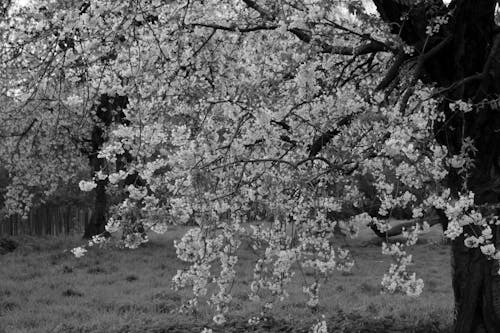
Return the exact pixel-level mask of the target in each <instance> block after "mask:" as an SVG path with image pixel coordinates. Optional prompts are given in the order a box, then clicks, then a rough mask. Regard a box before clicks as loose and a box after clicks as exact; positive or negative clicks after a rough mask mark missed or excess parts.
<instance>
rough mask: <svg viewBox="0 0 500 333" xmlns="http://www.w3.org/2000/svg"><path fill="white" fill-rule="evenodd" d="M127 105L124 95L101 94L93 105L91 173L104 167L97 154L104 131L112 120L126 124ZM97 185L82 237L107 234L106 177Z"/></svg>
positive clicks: (104, 161) (103, 162)
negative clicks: (89, 218)
mask: <svg viewBox="0 0 500 333" xmlns="http://www.w3.org/2000/svg"><path fill="white" fill-rule="evenodd" d="M127 105H128V98H127V97H126V96H109V95H107V94H102V95H101V97H100V99H99V103H98V104H97V105H96V107H95V114H96V116H97V118H98V119H99V120H98V121H97V122H96V123H95V125H94V128H93V129H92V138H91V149H90V151H89V152H88V157H89V164H90V166H91V168H92V174H93V175H95V174H96V173H97V172H99V171H101V170H104V169H105V167H106V160H105V159H103V158H99V157H98V154H99V151H100V150H101V148H102V146H103V144H104V143H105V142H106V139H107V136H106V131H107V130H108V129H109V127H110V126H111V124H112V123H113V122H115V123H118V124H128V123H129V122H128V120H127V119H126V117H125V113H124V112H123V109H124V108H126V107H127ZM96 183H97V187H96V188H95V189H94V194H95V197H94V211H93V213H92V218H91V220H90V223H89V224H88V225H87V226H86V227H85V231H84V234H83V238H86V239H89V238H92V236H96V235H104V236H109V235H108V234H107V232H106V229H105V227H106V223H107V217H106V216H107V212H108V204H107V195H106V187H107V184H108V181H107V179H105V180H99V179H97V180H96Z"/></svg>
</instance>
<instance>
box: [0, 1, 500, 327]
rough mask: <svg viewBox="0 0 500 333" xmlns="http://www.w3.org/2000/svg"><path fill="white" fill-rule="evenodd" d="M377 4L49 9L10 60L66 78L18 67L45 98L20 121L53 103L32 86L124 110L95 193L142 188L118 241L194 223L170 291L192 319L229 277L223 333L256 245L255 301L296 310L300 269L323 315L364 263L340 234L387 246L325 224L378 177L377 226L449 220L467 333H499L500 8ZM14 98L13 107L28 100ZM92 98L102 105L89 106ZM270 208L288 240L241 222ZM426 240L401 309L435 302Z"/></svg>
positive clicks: (355, 223)
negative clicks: (339, 279)
mask: <svg viewBox="0 0 500 333" xmlns="http://www.w3.org/2000/svg"><path fill="white" fill-rule="evenodd" d="M364 3H365V1H349V3H346V2H344V1H323V0H311V1H293V0H290V1H287V0H285V1H279V2H272V3H268V2H264V1H262V2H261V1H255V0H241V1H236V0H225V1H207V0H205V1H188V2H186V3H184V2H179V1H168V2H165V1H157V0H142V1H133V2H129V3H116V2H115V1H107V0H99V1H97V0H96V1H89V2H85V5H84V6H83V7H82V6H69V7H61V6H60V4H59V5H57V4H56V3H54V2H46V3H45V2H44V6H45V7H44V8H46V9H45V10H44V11H41V10H38V11H36V10H35V11H30V10H25V11H24V12H21V14H19V15H17V16H15V15H14V16H12V18H11V20H21V22H32V21H33V22H36V23H37V24H36V25H30V26H28V25H25V26H23V28H22V29H21V30H22V34H21V35H20V36H19V35H17V36H14V37H11V39H12V41H11V42H10V43H11V44H12V45H22V46H23V47H22V48H19V47H18V48H13V49H15V51H12V55H14V54H15V55H16V56H15V59H17V60H16V62H15V63H16V64H21V65H22V66H21V65H19V66H20V68H21V69H26V68H30V67H33V66H34V65H35V64H36V65H37V66H41V68H43V65H44V64H50V65H51V66H53V67H54V68H57V70H58V71H59V72H64V76H61V75H59V76H54V73H55V72H54V71H52V72H50V73H51V74H50V75H49V74H46V72H45V71H39V72H37V76H36V78H37V79H39V80H42V81H37V80H34V81H33V80H29V78H30V76H29V75H32V74H30V73H31V72H30V73H28V72H27V71H23V70H19V67H16V66H14V65H12V64H11V63H9V62H8V61H4V62H3V65H2V66H3V67H4V69H5V71H3V72H5V73H14V79H13V78H9V80H10V82H15V83H16V84H15V85H14V86H17V87H19V88H18V89H21V88H23V89H21V91H23V92H26V91H28V92H37V94H36V96H37V98H34V99H30V98H32V97H30V96H32V94H27V93H24V94H17V95H16V94H14V95H16V96H15V97H16V98H17V99H18V100H16V103H15V105H17V106H19V105H24V104H25V103H26V102H27V101H32V100H36V101H37V102H41V101H42V97H43V96H42V95H40V94H39V88H38V87H39V86H41V84H40V83H37V84H35V85H33V84H32V82H45V81H47V82H52V81H53V80H54V79H55V78H58V80H56V81H55V82H58V83H59V85H54V86H52V87H51V89H47V90H46V91H52V95H51V96H53V100H54V101H55V102H56V103H60V101H66V102H68V101H70V102H73V103H66V104H69V107H68V109H69V111H70V112H69V113H68V114H73V113H74V112H75V111H76V110H78V109H81V110H84V111H85V110H90V109H92V108H91V107H90V106H92V105H98V103H96V102H97V101H98V100H99V98H100V97H99V96H110V97H115V98H116V97H117V96H126V97H127V103H126V104H124V107H123V113H124V116H125V118H126V120H127V122H126V123H123V122H120V121H116V122H114V123H113V125H112V126H105V127H104V128H103V131H105V132H106V133H105V137H106V138H107V140H106V142H104V140H103V141H102V142H100V144H99V145H98V146H96V149H97V148H99V149H100V152H99V153H98V156H97V158H98V159H99V162H98V164H96V167H94V170H93V171H94V179H93V180H91V181H89V182H84V183H83V184H82V185H83V186H82V188H84V189H85V188H86V189H92V188H96V187H98V186H100V184H101V183H100V182H106V184H107V186H109V190H113V189H116V190H119V189H120V188H121V189H123V183H124V182H126V179H127V177H130V176H133V175H135V176H134V177H135V179H141V183H142V184H141V185H139V184H135V183H134V184H133V183H129V184H127V188H126V190H127V196H126V198H125V199H124V200H122V201H121V202H120V203H118V204H117V205H115V206H114V207H113V208H112V214H111V217H110V219H109V220H108V224H107V227H106V228H107V230H108V231H110V232H112V231H118V230H120V229H122V230H134V228H133V226H134V225H136V224H140V225H143V226H144V227H145V228H148V229H153V230H157V231H163V230H164V229H165V227H166V225H168V224H169V223H182V222H186V221H188V220H190V219H194V220H195V221H196V223H197V227H195V228H193V229H191V230H190V231H189V232H188V233H187V234H186V235H185V236H184V237H183V238H182V239H181V240H180V241H179V242H178V243H177V244H176V247H177V253H178V256H179V258H181V259H183V260H185V261H187V262H190V263H191V264H192V265H191V266H190V268H188V269H187V270H185V271H180V272H178V274H177V275H176V277H175V281H174V282H175V283H176V284H177V285H178V286H179V287H185V286H192V287H193V294H194V297H193V299H191V300H190V301H189V302H188V303H187V304H186V306H195V305H196V303H197V301H198V298H199V297H204V296H206V294H207V292H208V291H207V285H208V284H209V283H211V281H212V279H211V276H212V274H213V267H215V266H214V265H215V262H216V261H218V262H219V264H218V266H217V267H218V273H219V275H218V276H217V277H216V279H215V284H216V285H217V287H218V290H217V292H216V293H215V294H213V295H211V297H210V300H211V302H212V304H213V305H214V307H215V308H216V312H217V315H216V317H215V318H214V320H216V321H217V322H221V321H223V320H224V314H225V313H226V312H227V311H228V309H229V306H228V305H229V302H230V300H231V298H230V289H231V281H232V279H234V277H235V271H234V266H235V264H236V262H237V256H236V255H235V251H236V249H237V247H238V245H239V243H240V241H241V238H242V237H248V238H250V239H252V240H255V241H256V242H257V244H264V245H265V247H266V252H265V257H264V258H263V259H261V260H259V261H258V262H257V263H256V267H255V281H254V283H252V287H251V295H252V297H253V298H257V297H258V296H259V295H260V296H262V294H261V293H260V291H261V290H262V289H269V290H270V291H271V293H272V294H273V295H274V296H275V297H277V298H282V297H286V295H287V293H286V288H285V287H286V284H287V282H288V281H289V280H290V279H291V278H292V274H291V271H290V270H291V268H292V266H293V264H295V263H299V264H301V265H302V266H303V267H306V268H308V269H312V270H314V271H315V277H314V279H313V281H309V282H308V283H309V284H308V285H307V286H305V289H304V290H305V292H306V295H308V296H309V301H308V305H309V306H311V307H313V308H314V307H315V306H316V305H317V302H318V296H319V290H320V286H321V284H320V282H321V278H322V277H324V276H325V275H326V274H328V273H330V272H331V271H333V270H335V269H341V270H344V269H349V268H350V267H351V266H352V261H351V259H350V257H349V255H348V253H347V252H346V251H345V250H343V249H341V248H340V249H337V248H335V247H334V245H335V243H334V237H333V236H334V235H333V229H334V227H335V225H336V224H337V223H338V224H341V225H342V229H343V230H344V231H345V232H346V233H347V234H355V233H356V230H357V228H359V224H362V223H365V224H371V225H376V226H377V227H378V229H379V230H380V232H382V233H383V232H384V231H385V230H386V228H387V223H386V221H384V219H380V218H379V217H377V216H373V215H375V214H371V215H372V216H370V215H368V214H355V216H345V217H343V218H342V219H340V218H339V220H333V221H332V220H330V219H328V218H327V216H328V214H329V213H331V212H332V211H333V212H341V211H342V208H343V207H346V205H352V206H357V207H362V205H363V202H364V201H365V200H364V198H363V195H362V191H360V188H361V187H362V184H360V182H359V179H360V177H363V176H366V175H369V177H370V178H371V179H373V186H374V188H375V190H376V194H377V197H378V202H379V205H378V212H377V213H378V214H377V215H380V216H390V215H391V212H393V211H394V209H396V208H398V207H399V208H401V207H402V208H405V209H412V212H413V217H415V218H420V217H422V215H423V214H424V212H425V211H426V210H428V209H430V208H435V209H438V210H439V211H440V216H441V218H442V222H443V224H444V225H445V226H446V231H445V235H447V236H448V237H449V238H451V239H453V259H454V274H453V286H454V292H455V297H456V299H455V301H456V309H457V318H456V327H455V331H456V332H476V331H480V330H481V329H482V330H483V331H487V332H494V331H495V327H499V317H500V304H499V301H498V297H499V295H500V290H499V288H500V282H499V281H498V280H499V275H498V271H499V270H498V260H499V259H500V254H499V253H500V252H498V251H497V248H498V246H500V244H498V241H499V240H500V235H498V232H499V229H498V228H497V225H496V221H497V219H496V217H495V216H496V215H498V214H497V207H496V206H495V204H496V203H497V201H498V197H497V195H498V194H497V193H498V190H497V188H496V187H497V185H496V184H498V169H499V167H500V165H499V164H498V160H499V159H498V157H499V156H498V149H497V147H496V142H498V137H497V135H498V134H497V133H498V130H497V125H496V123H497V122H498V116H497V114H496V112H497V111H498V110H497V109H498V103H499V102H498V91H497V90H498V88H499V87H498V80H497V75H498V66H499V65H498V57H499V54H498V52H499V51H498V45H499V43H500V42H499V39H498V38H497V33H498V28H497V26H496V25H495V21H494V16H495V6H496V1H493V0H478V1H472V0H453V1H451V2H450V3H449V4H448V5H446V4H444V3H443V2H442V1H440V0H414V1H412V0H375V1H374V6H375V9H376V11H377V12H378V14H377V15H375V14H370V13H369V12H367V10H366V6H365V4H364ZM58 6H59V7H58ZM52 12H53V13H56V14H54V15H49V14H46V13H52ZM6 27H7V26H6V25H5V24H4V25H3V26H2V29H4V35H5V34H7V32H6V31H7V30H5V28H6ZM54 27H58V28H57V31H58V32H57V34H54V33H53V31H54V29H55V28H54ZM27 36H30V38H28V37H27ZM31 37H33V38H31ZM32 45H37V46H38V47H39V48H33V47H30V46H32ZM68 46H71V47H68ZM27 50H29V51H27ZM16 52H17V53H16ZM18 53H19V55H18ZM33 54H35V55H37V56H38V57H34V58H35V59H37V61H34V60H33ZM44 54H45V55H50V56H49V57H43V56H41V55H44ZM46 59H50V61H47V60H46ZM49 79H50V80H49ZM51 80H52V81H51ZM54 87H59V88H58V89H54ZM60 87H63V89H61V88H60ZM4 91H6V92H7V93H6V94H4V95H5V96H4V98H12V94H13V92H14V90H13V88H12V87H9V88H5V89H4ZM54 92H57V93H58V94H54ZM19 95H21V96H19ZM80 95H83V96H87V100H88V101H89V102H88V103H83V102H81V101H80V100H78V101H77V102H78V103H76V102H75V101H76V97H78V96H80ZM44 105H45V104H44ZM35 111H36V110H33V109H29V110H27V115H29V116H31V115H32V114H34V113H35ZM2 114H6V112H5V111H3V110H2ZM42 115H47V112H44V113H42ZM29 119H31V118H29ZM36 119H38V118H36ZM16 124H17V125H16V126H18V127H21V126H20V124H19V122H18V123H16ZM70 124H71V125H72V126H74V125H76V124H77V123H76V122H75V121H70ZM21 128H25V129H26V126H23V127H21ZM89 128H91V127H87V132H88V131H89ZM24 132H26V133H31V131H30V130H29V131H20V133H24ZM25 135H26V134H25ZM101 137H102V136H101ZM47 144H48V143H47ZM125 152H127V154H129V156H128V158H126V159H125V160H124V159H123V158H120V156H123V154H124V153H125ZM118 165H119V166H118ZM98 169H99V170H98ZM256 200H258V201H263V202H266V203H267V205H268V206H269V209H271V210H273V213H274V216H275V220H274V222H273V224H272V226H271V227H270V228H267V229H266V228H259V227H255V226H254V227H253V229H252V230H251V231H249V230H248V229H247V228H244V227H243V225H244V223H245V222H247V221H246V219H245V217H246V214H245V213H246V211H248V210H249V209H250V207H251V204H252V202H254V201H256ZM131 216H133V218H131ZM228 217H229V218H228ZM421 231H422V229H421V227H420V226H415V227H414V228H412V229H411V230H408V231H406V232H405V233H404V235H405V236H406V238H407V241H406V243H405V244H385V245H384V248H383V251H384V252H385V253H387V254H390V255H393V256H394V257H395V259H396V261H395V264H394V266H392V267H391V270H390V273H388V274H387V275H386V276H385V277H384V279H383V282H382V285H383V287H384V288H385V290H387V291H389V292H403V293H406V294H409V295H418V294H419V293H420V292H421V289H422V287H423V282H422V281H421V280H420V279H417V278H416V276H415V275H414V274H410V273H408V272H407V271H406V266H407V264H408V263H409V261H411V259H410V258H409V257H408V255H407V253H406V247H407V246H409V245H411V244H414V243H415V241H416V237H417V236H418V233H420V232H421ZM138 234H139V233H137V232H131V233H129V234H127V236H126V237H125V239H124V245H126V246H129V247H136V246H138V245H139V244H140V243H141V242H143V241H144V239H143V238H142V237H139V235H138ZM76 253H79V252H78V251H76Z"/></svg>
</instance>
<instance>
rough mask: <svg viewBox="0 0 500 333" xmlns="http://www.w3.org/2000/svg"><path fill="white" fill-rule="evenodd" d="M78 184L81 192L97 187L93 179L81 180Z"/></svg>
mask: <svg viewBox="0 0 500 333" xmlns="http://www.w3.org/2000/svg"><path fill="white" fill-rule="evenodd" d="M78 186H79V187H80V190H82V191H83V192H90V191H92V190H93V189H95V188H96V187H97V184H96V183H95V182H94V181H86V180H81V181H80V182H79V183H78Z"/></svg>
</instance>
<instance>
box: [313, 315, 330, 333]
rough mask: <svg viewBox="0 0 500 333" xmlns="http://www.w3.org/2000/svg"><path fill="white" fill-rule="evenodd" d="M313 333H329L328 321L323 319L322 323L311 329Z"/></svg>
mask: <svg viewBox="0 0 500 333" xmlns="http://www.w3.org/2000/svg"><path fill="white" fill-rule="evenodd" d="M311 333H328V326H327V324H326V320H325V319H324V318H323V320H321V321H320V322H318V323H316V324H314V325H313V326H312V327H311Z"/></svg>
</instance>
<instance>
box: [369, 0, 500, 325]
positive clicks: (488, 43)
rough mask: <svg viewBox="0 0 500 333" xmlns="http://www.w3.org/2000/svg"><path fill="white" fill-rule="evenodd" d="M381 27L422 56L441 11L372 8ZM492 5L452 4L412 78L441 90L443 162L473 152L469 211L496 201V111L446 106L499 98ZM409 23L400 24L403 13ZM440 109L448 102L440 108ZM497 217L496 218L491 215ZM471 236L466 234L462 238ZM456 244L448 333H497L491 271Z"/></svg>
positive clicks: (483, 0)
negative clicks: (465, 144) (471, 148)
mask: <svg viewBox="0 0 500 333" xmlns="http://www.w3.org/2000/svg"><path fill="white" fill-rule="evenodd" d="M374 2H375V4H376V5H377V8H378V10H379V12H380V14H381V16H382V18H383V19H384V20H386V21H387V22H391V23H396V24H395V25H394V27H395V28H394V29H398V31H399V29H400V28H401V27H402V29H401V37H402V38H403V40H405V41H406V42H407V43H408V44H410V45H414V46H415V47H416V48H417V49H420V50H422V45H424V43H423V41H425V38H426V35H425V26H426V25H427V22H428V20H429V19H430V18H432V17H433V16H435V15H439V14H440V13H443V12H445V11H447V10H448V9H446V7H444V6H443V4H442V2H441V1H432V3H431V2H430V1H428V2H427V4H422V5H417V6H414V7H412V8H411V11H409V9H410V7H409V6H405V5H403V4H401V3H400V2H399V1H395V0H375V1H374ZM495 5H496V1H495V0H454V1H452V2H451V4H450V6H449V9H450V13H451V19H450V22H449V24H448V25H447V26H446V27H444V28H443V29H442V30H441V32H440V33H439V34H438V35H437V36H433V37H432V38H431V39H430V40H429V43H428V44H427V46H426V49H425V50H423V53H427V52H429V51H430V50H432V48H433V47H435V46H436V45H438V44H439V43H440V42H442V41H445V40H446V41H447V42H446V44H445V45H444V47H442V48H441V49H440V50H439V51H437V52H435V54H433V55H432V56H430V57H429V58H428V59H425V62H424V64H423V68H422V71H421V73H419V78H420V79H422V80H424V81H427V82H434V83H436V84H437V86H438V87H442V88H445V89H443V91H442V92H443V94H444V97H445V102H443V104H442V106H441V107H442V108H443V111H445V114H446V122H444V123H442V124H439V126H438V127H436V131H435V133H436V139H437V140H438V141H439V142H440V143H442V144H445V145H446V146H447V147H448V149H449V152H450V154H457V153H458V152H460V148H461V144H462V140H463V138H465V137H470V138H472V139H473V140H474V144H475V147H476V148H477V149H478V151H477V153H476V154H475V156H474V158H475V168H474V169H473V170H472V172H471V174H470V176H469V177H468V181H467V185H468V188H469V189H470V190H472V191H474V192H475V199H476V203H477V204H496V203H498V202H499V201H500V196H499V194H500V146H499V143H500V111H499V110H498V108H497V107H496V106H495V104H494V103H493V105H492V103H489V104H487V105H486V106H485V107H479V105H478V107H476V108H475V110H474V111H473V112H469V113H466V114H463V113H459V112H455V111H452V110H449V108H448V102H449V101H450V100H459V99H462V100H471V101H472V102H473V103H476V104H480V102H481V101H483V100H485V99H486V100H489V101H492V100H497V99H498V98H499V93H500V89H499V88H500V87H499V85H500V63H499V62H500V51H499V44H500V40H499V37H498V28H497V27H496V25H495V22H494V8H495ZM405 12H409V17H410V18H409V20H408V21H407V22H404V23H403V22H401V21H400V17H401V16H402V14H403V13H405ZM447 101H448V102H447ZM447 182H448V184H447V185H449V186H450V188H451V189H452V193H453V194H454V195H456V194H457V193H458V192H459V191H460V190H461V189H462V188H461V180H460V177H459V175H457V174H456V173H454V172H453V171H451V172H450V175H449V177H448V179H447ZM497 213H498V212H497ZM499 229H500V228H498V227H493V233H494V242H495V243H496V244H497V246H500V230H499ZM465 232H466V233H469V234H473V233H474V230H473V229H472V227H468V229H466V230H465ZM463 241H464V237H463V236H461V237H459V238H457V239H456V240H455V241H453V245H452V266H453V277H452V278H453V289H454V294H455V305H456V320H455V332H456V333H472V332H488V333H497V332H500V277H499V275H498V274H497V271H498V265H496V264H494V263H493V261H488V260H487V259H486V258H485V257H484V255H482V254H481V253H480V251H479V250H478V249H469V248H467V247H465V246H464V242H463Z"/></svg>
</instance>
